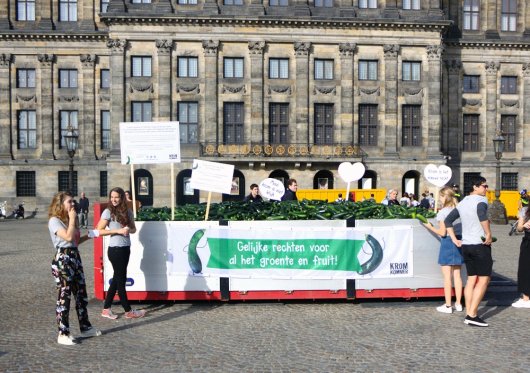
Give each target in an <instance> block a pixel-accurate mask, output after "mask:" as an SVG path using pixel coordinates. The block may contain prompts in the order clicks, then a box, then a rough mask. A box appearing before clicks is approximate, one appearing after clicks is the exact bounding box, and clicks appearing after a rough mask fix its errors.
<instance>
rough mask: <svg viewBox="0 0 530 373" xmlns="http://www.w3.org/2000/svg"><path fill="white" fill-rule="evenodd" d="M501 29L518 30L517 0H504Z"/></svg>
mask: <svg viewBox="0 0 530 373" xmlns="http://www.w3.org/2000/svg"><path fill="white" fill-rule="evenodd" d="M501 31H517V0H502V9H501Z"/></svg>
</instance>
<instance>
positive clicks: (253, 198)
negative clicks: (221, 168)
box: [243, 184, 263, 202]
mask: <svg viewBox="0 0 530 373" xmlns="http://www.w3.org/2000/svg"><path fill="white" fill-rule="evenodd" d="M243 201H244V202H263V198H261V196H260V195H259V187H258V184H250V193H249V195H248V196H246V197H245V199H244V200H243Z"/></svg>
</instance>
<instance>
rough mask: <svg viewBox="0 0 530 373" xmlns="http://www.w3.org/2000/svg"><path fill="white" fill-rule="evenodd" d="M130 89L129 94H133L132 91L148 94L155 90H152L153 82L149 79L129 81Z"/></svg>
mask: <svg viewBox="0 0 530 373" xmlns="http://www.w3.org/2000/svg"><path fill="white" fill-rule="evenodd" d="M130 83H131V84H130V87H129V92H131V93H133V92H134V91H137V92H150V93H153V92H154V91H155V90H154V88H153V82H152V81H151V79H149V78H147V79H142V78H139V79H131V81H130Z"/></svg>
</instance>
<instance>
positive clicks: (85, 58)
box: [79, 54, 96, 67]
mask: <svg viewBox="0 0 530 373" xmlns="http://www.w3.org/2000/svg"><path fill="white" fill-rule="evenodd" d="M79 59H80V60H81V63H82V64H83V67H94V65H95V64H96V55H95V54H82V55H80V56H79Z"/></svg>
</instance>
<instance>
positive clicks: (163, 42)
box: [155, 39, 173, 54]
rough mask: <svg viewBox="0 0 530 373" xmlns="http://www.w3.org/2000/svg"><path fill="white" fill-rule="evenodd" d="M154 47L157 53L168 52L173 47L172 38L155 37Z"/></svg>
mask: <svg viewBox="0 0 530 373" xmlns="http://www.w3.org/2000/svg"><path fill="white" fill-rule="evenodd" d="M155 45H156V48H157V49H158V53H159V54H169V53H171V50H172V49H173V40H169V39H157V40H155Z"/></svg>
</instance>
